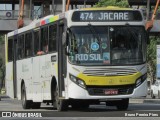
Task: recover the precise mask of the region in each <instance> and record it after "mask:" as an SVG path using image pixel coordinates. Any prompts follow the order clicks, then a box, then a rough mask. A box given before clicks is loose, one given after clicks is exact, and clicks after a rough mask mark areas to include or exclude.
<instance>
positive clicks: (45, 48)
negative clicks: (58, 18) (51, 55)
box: [41, 27, 48, 53]
mask: <svg viewBox="0 0 160 120" xmlns="http://www.w3.org/2000/svg"><path fill="white" fill-rule="evenodd" d="M41 35H42V37H41V38H42V39H41V51H43V52H44V53H47V52H48V27H44V28H42V29H41Z"/></svg>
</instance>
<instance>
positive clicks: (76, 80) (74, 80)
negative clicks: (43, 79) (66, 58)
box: [69, 74, 86, 89]
mask: <svg viewBox="0 0 160 120" xmlns="http://www.w3.org/2000/svg"><path fill="white" fill-rule="evenodd" d="M69 78H70V80H72V81H73V82H74V83H76V84H77V85H78V86H80V87H82V88H84V89H85V88H86V84H85V82H84V81H83V80H81V79H80V78H77V77H75V76H73V75H71V74H69Z"/></svg>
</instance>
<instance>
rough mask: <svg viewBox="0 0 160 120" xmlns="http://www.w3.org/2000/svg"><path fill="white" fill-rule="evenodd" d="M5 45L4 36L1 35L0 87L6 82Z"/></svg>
mask: <svg viewBox="0 0 160 120" xmlns="http://www.w3.org/2000/svg"><path fill="white" fill-rule="evenodd" d="M3 45H4V36H0V51H1V52H0V89H1V88H2V85H3V84H4V77H5V64H4V56H3V55H4V54H3V52H4V51H3V50H2V49H1V48H3Z"/></svg>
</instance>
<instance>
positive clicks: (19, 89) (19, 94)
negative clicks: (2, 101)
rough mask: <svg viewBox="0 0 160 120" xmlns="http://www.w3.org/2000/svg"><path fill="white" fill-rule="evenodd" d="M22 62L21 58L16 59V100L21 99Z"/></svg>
mask: <svg viewBox="0 0 160 120" xmlns="http://www.w3.org/2000/svg"><path fill="white" fill-rule="evenodd" d="M22 63H23V60H18V61H17V64H16V65H17V87H18V88H17V97H18V100H21V82H22V79H23V73H22Z"/></svg>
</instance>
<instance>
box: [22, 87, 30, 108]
mask: <svg viewBox="0 0 160 120" xmlns="http://www.w3.org/2000/svg"><path fill="white" fill-rule="evenodd" d="M21 100H22V107H23V109H30V108H31V106H30V105H31V101H30V100H27V97H26V89H25V85H24V84H23V85H22V90H21Z"/></svg>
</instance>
